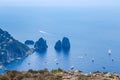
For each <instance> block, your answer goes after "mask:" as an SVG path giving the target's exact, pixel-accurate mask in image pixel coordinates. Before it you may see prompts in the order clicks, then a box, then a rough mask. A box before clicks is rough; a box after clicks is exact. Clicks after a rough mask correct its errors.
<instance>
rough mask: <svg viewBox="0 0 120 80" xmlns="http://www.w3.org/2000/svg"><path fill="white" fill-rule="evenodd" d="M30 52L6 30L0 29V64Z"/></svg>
mask: <svg viewBox="0 0 120 80" xmlns="http://www.w3.org/2000/svg"><path fill="white" fill-rule="evenodd" d="M29 53H31V51H30V49H29V48H28V47H27V46H25V45H24V44H22V43H21V42H19V41H18V40H16V39H14V38H13V37H12V36H11V35H10V34H9V33H8V32H7V31H3V30H2V29H0V64H3V63H7V62H10V61H12V60H15V59H17V58H23V57H25V56H27V55H28V54H29Z"/></svg>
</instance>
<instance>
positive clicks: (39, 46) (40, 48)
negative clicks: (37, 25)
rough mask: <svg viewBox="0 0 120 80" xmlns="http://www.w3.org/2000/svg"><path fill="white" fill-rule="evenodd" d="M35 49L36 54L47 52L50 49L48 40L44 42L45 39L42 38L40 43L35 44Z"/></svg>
mask: <svg viewBox="0 0 120 80" xmlns="http://www.w3.org/2000/svg"><path fill="white" fill-rule="evenodd" d="M34 48H35V51H36V52H39V53H43V52H46V51H47V48H48V45H47V43H46V40H44V39H43V38H40V39H39V40H38V41H36V42H35V45H34Z"/></svg>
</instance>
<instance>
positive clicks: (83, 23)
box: [0, 7, 120, 73]
mask: <svg viewBox="0 0 120 80" xmlns="http://www.w3.org/2000/svg"><path fill="white" fill-rule="evenodd" d="M0 28H2V29H3V30H6V31H8V32H9V33H10V34H11V35H12V36H13V37H14V38H16V39H17V40H19V41H21V42H23V43H24V41H25V40H27V39H31V40H34V41H37V40H38V39H39V38H40V37H43V38H44V39H46V40H47V44H48V46H49V47H48V50H47V53H45V54H39V53H33V54H31V55H29V56H28V57H26V58H25V59H23V60H16V61H14V62H11V63H9V64H6V65H5V68H6V69H8V70H19V71H27V70H29V69H33V70H39V69H44V68H48V69H49V70H52V69H56V68H58V67H60V68H62V69H65V70H70V68H71V66H74V69H75V70H76V69H79V70H81V71H83V72H93V71H102V72H106V71H109V72H117V73H120V69H119V68H120V10H119V8H31V7H25V8H24V7H16V8H15V7H9V8H8V7H6V8H5V7H4V8H0ZM40 31H44V33H40ZM64 36H66V37H68V38H69V39H70V42H71V50H70V53H67V54H66V53H63V52H62V53H57V52H56V51H55V50H54V45H55V42H56V41H57V40H59V39H60V40H62V38H63V37H64ZM108 49H111V50H112V54H111V55H108ZM93 58H94V62H92V59H93ZM112 59H114V61H112ZM56 63H59V64H58V65H56ZM28 64H29V65H28ZM103 67H105V68H103ZM3 71H4V70H1V72H3Z"/></svg>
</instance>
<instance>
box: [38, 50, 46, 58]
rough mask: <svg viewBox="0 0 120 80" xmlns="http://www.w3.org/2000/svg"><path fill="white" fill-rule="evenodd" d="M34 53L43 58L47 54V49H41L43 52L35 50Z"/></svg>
mask: <svg viewBox="0 0 120 80" xmlns="http://www.w3.org/2000/svg"><path fill="white" fill-rule="evenodd" d="M36 54H37V55H38V56H40V57H42V58H45V56H46V55H47V50H46V51H43V52H38V51H37V52H36Z"/></svg>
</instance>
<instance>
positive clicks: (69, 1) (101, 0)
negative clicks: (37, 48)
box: [0, 0, 120, 7]
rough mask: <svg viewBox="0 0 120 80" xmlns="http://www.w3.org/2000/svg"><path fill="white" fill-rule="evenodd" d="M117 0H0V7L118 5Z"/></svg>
mask: <svg viewBox="0 0 120 80" xmlns="http://www.w3.org/2000/svg"><path fill="white" fill-rule="evenodd" d="M119 3H120V1H119V0H57V1H56V0H0V7H12V6H13V7H18V6H19V7H23V6H24V7H120V5H119Z"/></svg>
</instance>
